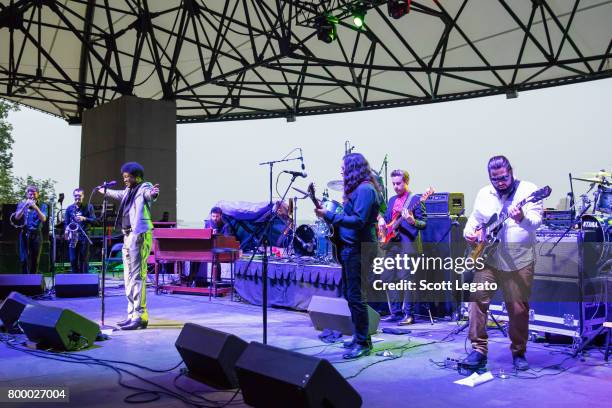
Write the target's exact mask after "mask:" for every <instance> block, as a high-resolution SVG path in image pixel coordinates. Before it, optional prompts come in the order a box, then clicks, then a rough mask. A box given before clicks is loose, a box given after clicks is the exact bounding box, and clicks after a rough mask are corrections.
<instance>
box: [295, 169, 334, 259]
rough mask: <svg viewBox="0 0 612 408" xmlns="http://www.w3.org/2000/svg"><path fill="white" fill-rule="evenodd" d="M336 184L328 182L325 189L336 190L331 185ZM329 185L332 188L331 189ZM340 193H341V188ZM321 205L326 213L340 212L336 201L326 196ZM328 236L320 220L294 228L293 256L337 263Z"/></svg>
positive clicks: (325, 227) (327, 228) (323, 222)
mask: <svg viewBox="0 0 612 408" xmlns="http://www.w3.org/2000/svg"><path fill="white" fill-rule="evenodd" d="M337 182H338V181H337V180H334V181H330V182H329V183H327V187H328V188H329V189H331V190H336V189H337V186H335V185H334V184H333V183H337ZM340 183H342V181H340ZM330 185H332V186H334V187H333V188H332V187H330ZM295 190H297V191H299V192H301V193H304V194H305V195H306V194H307V193H305V192H303V191H301V190H299V189H297V188H296V189H295ZM340 191H342V187H341V186H340ZM322 205H323V207H324V208H325V209H326V210H328V211H331V212H335V213H340V212H342V205H341V204H340V203H339V202H338V201H336V200H330V199H329V197H328V195H327V194H325V195H324V197H323V201H322ZM330 236H331V231H330V229H329V227H328V225H327V223H326V222H325V221H323V220H321V219H317V220H316V221H315V222H314V224H302V225H300V226H299V227H297V228H296V230H295V233H294V234H293V239H292V241H293V250H294V254H295V255H297V256H299V257H311V258H313V259H314V260H316V261H318V262H320V263H325V264H330V263H338V260H337V259H335V257H334V255H333V254H334V251H333V247H332V243H331V240H330V238H329V237H330Z"/></svg>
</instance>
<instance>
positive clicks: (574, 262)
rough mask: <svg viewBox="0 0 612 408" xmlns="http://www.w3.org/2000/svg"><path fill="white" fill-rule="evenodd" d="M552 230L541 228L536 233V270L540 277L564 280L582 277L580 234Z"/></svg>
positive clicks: (571, 231) (535, 272)
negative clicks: (555, 277)
mask: <svg viewBox="0 0 612 408" xmlns="http://www.w3.org/2000/svg"><path fill="white" fill-rule="evenodd" d="M564 232H565V231H563V230H558V229H551V228H540V229H538V230H537V231H536V245H535V254H536V262H535V270H534V274H535V275H539V276H558V277H563V278H578V277H580V268H581V262H582V259H581V251H580V232H578V231H575V230H570V231H568V233H567V234H566V235H564V236H563V238H561V241H560V242H559V243H558V244H557V241H558V240H559V238H560V237H561V236H562V235H563V233H564Z"/></svg>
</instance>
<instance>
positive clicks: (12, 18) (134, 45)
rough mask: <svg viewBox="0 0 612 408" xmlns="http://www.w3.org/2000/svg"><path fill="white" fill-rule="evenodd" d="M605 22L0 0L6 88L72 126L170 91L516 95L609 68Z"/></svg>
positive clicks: (555, 2) (183, 3)
mask: <svg viewBox="0 0 612 408" xmlns="http://www.w3.org/2000/svg"><path fill="white" fill-rule="evenodd" d="M356 6H360V7H362V8H363V9H364V10H365V11H367V14H366V20H365V22H366V23H365V25H364V26H363V27H361V28H357V27H355V26H353V24H352V21H351V20H352V17H351V13H352V10H353V9H354V8H355V7H356ZM321 15H328V16H333V17H334V21H337V39H336V40H335V41H333V42H332V43H329V44H328V43H324V42H322V41H319V40H318V39H317V31H316V24H315V23H314V22H315V20H316V18H317V17H318V16H321ZM611 21H612V0H599V1H598V0H592V1H585V0H583V1H580V0H531V1H529V0H521V1H519V0H456V1H452V2H446V1H437V0H429V1H428V0H421V1H412V2H411V7H410V12H409V13H408V14H406V15H405V16H403V17H402V18H400V19H397V20H395V19H392V18H391V17H389V16H388V14H387V2H386V1H382V0H371V1H367V0H358V1H349V0H331V1H325V0H318V1H317V0H311V1H307V0H226V1H221V0H215V1H205V0H63V1H54V0H10V1H4V0H0V97H1V98H5V99H8V100H12V101H16V102H18V103H21V104H24V105H28V106H31V107H33V108H36V109H39V110H42V111H44V112H47V113H50V114H53V115H57V116H60V117H63V118H65V119H66V120H68V121H69V123H75V124H78V123H80V122H81V119H82V114H83V111H84V110H86V109H91V108H94V107H96V106H100V105H102V104H105V103H108V102H110V101H112V100H114V99H117V98H119V97H120V96H122V95H135V96H138V97H142V98H152V99H164V100H174V101H176V105H177V121H178V122H179V123H189V122H213V121H227V120H245V119H263V118H278V117H287V118H294V117H296V116H305V115H315V114H324V113H335V112H349V111H358V110H368V109H379V108H388V107H397V106H407V105H416V104H424V103H434V102H443V101H450V100H458V99H466V98H474V97H481V96H488V95H496V94H507V95H516V93H517V92H520V91H524V90H530V89H536V88H544V87H550V86H556V85H562V84H569V83H576V82H582V81H589V80H595V79H601V78H607V77H610V76H612V69H611V67H610V58H611V57H612V53H611V47H612V24H610V22H611Z"/></svg>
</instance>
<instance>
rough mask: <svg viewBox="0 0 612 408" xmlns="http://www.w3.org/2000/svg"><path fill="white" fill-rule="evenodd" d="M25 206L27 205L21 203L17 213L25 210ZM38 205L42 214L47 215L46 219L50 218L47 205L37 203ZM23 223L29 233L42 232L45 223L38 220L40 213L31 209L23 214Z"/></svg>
mask: <svg viewBox="0 0 612 408" xmlns="http://www.w3.org/2000/svg"><path fill="white" fill-rule="evenodd" d="M24 205H25V203H23V202H22V203H19V205H18V206H17V212H19V211H20V210H21V209H22V208H23V206H24ZM36 205H38V208H40V212H41V213H43V214H44V215H45V218H48V216H49V214H48V210H47V204H45V203H41V204H39V203H36ZM23 223H24V226H25V229H26V230H28V231H42V227H43V222H42V221H41V220H40V218H38V213H37V212H36V211H35V210H33V209H31V208H30V209H27V210H25V212H24V214H23Z"/></svg>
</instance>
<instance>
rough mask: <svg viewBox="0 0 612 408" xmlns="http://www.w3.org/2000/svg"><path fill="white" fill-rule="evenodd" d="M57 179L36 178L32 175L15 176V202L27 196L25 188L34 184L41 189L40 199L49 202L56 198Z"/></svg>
mask: <svg viewBox="0 0 612 408" xmlns="http://www.w3.org/2000/svg"><path fill="white" fill-rule="evenodd" d="M55 183H57V182H56V181H55V180H51V179H35V178H34V177H32V176H31V175H29V174H28V175H27V177H25V178H24V177H14V178H13V186H14V192H15V193H14V197H13V202H17V201H20V200H23V199H24V198H25V190H26V187H27V186H30V185H34V186H36V187H38V190H39V191H40V201H41V202H47V203H48V202H49V201H51V200H55Z"/></svg>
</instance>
